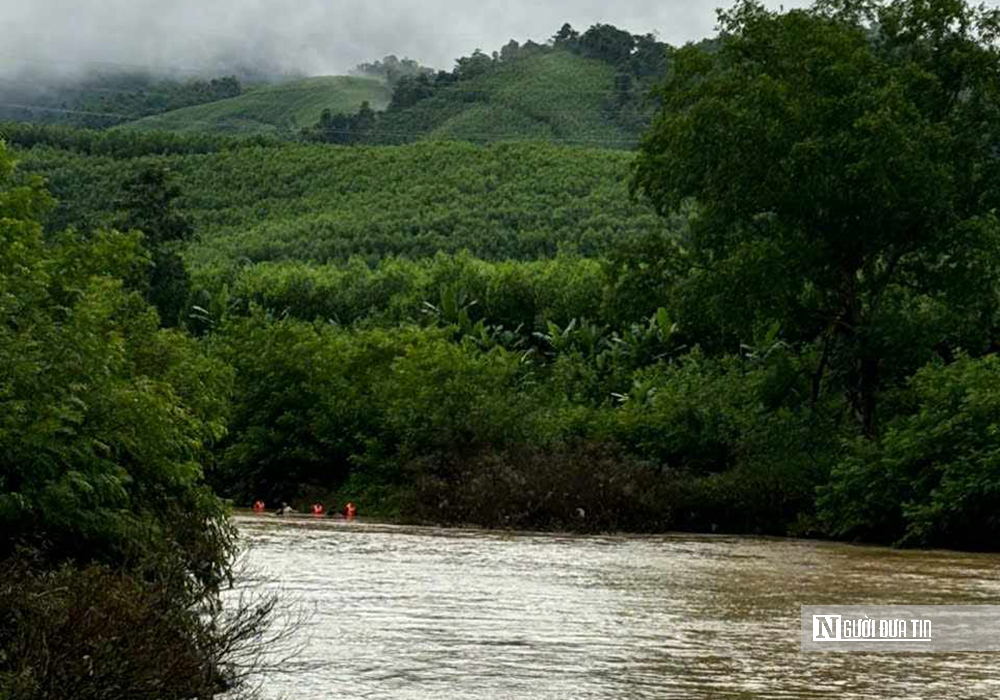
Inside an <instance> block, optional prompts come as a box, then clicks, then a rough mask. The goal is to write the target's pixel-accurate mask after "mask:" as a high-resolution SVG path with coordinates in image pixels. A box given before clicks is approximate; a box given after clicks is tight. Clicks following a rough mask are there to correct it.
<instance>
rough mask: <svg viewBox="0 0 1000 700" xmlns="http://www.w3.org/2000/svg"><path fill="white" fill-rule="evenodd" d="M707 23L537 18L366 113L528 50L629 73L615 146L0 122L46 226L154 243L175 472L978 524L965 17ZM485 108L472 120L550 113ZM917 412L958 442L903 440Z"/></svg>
mask: <svg viewBox="0 0 1000 700" xmlns="http://www.w3.org/2000/svg"><path fill="white" fill-rule="evenodd" d="M865 12H869V11H867V10H866V11H865ZM953 20H954V21H953ZM958 20H961V21H958ZM723 21H724V23H725V28H726V33H725V34H724V38H723V39H721V40H719V41H716V42H712V43H703V44H700V45H691V46H688V47H685V48H683V49H680V50H673V49H669V47H664V46H663V45H662V44H658V43H657V42H655V41H653V40H652V39H643V38H642V37H635V36H631V35H628V34H627V33H624V32H620V31H618V30H616V29H615V28H613V27H605V26H598V27H594V28H592V29H591V30H589V31H588V32H586V33H584V34H582V35H580V34H577V33H576V32H574V31H573V30H572V28H570V27H564V28H563V29H562V30H561V31H560V32H559V34H557V35H556V37H554V39H553V41H552V42H551V44H550V45H547V46H537V45H530V44H529V45H527V46H518V45H515V44H512V45H509V46H508V47H505V48H504V50H503V51H501V52H499V53H498V54H497V55H496V56H486V55H485V54H480V53H477V54H474V55H473V56H470V57H465V58H463V59H460V60H459V62H458V65H457V67H456V69H455V71H453V72H452V73H438V74H432V73H430V72H429V71H426V70H421V69H420V68H419V66H416V65H415V64H414V65H413V66H410V68H411V69H412V70H407V71H397V72H398V73H399V74H398V75H396V74H394V76H395V77H394V78H393V83H394V93H393V105H391V106H390V107H389V109H388V110H387V111H386V112H384V113H381V114H380V115H379V116H377V117H376V116H372V115H374V114H375V113H374V112H372V113H371V114H369V116H367V117H364V118H365V119H368V120H369V121H370V122H371V124H370V126H371V128H372V132H371V133H376V132H377V131H378V130H379V129H385V128H388V127H387V126H386V125H387V124H389V123H390V121H391V120H392V119H397V118H398V119H404V118H405V119H409V120H410V124H411V125H413V124H417V123H418V122H421V123H422V124H423V122H422V121H421V120H423V119H424V117H423V116H421V115H426V116H428V118H429V117H430V116H431V115H436V116H434V118H435V119H437V118H438V117H441V116H442V115H444V114H451V116H448V117H447V118H443V119H442V121H440V122H434V123H433V124H432V123H431V122H427V123H426V124H423V125H422V126H420V127H419V129H416V131H420V132H421V133H422V134H431V133H432V132H434V131H435V130H436V129H438V128H442V129H445V130H447V129H451V128H452V126H454V125H455V124H458V123H462V120H464V119H466V117H463V116H461V115H462V114H465V115H468V114H471V112H469V111H468V110H473V111H474V110H475V109H478V108H477V107H476V106H475V99H472V98H471V97H470V98H469V99H470V101H469V102H462V101H461V100H459V101H455V102H448V104H451V105H452V106H457V105H458V104H459V102H462V104H463V105H464V106H463V108H462V110H459V111H455V112H454V113H452V112H449V111H448V109H451V107H449V108H448V109H445V108H444V107H441V108H440V109H438V108H434V109H433V110H432V109H430V106H431V105H434V104H437V103H436V102H435V101H441V100H444V101H446V102H447V101H449V100H451V97H450V96H452V95H457V94H458V93H457V92H454V91H455V90H461V89H470V90H468V95H478V94H487V93H488V94H489V100H488V101H489V102H490V104H491V109H492V108H493V107H497V106H498V105H501V104H515V103H516V102H517V101H518V100H525V99H529V98H530V99H534V97H532V95H533V94H534V93H533V91H532V90H531V89H529V88H530V87H531V84H532V81H533V80H536V79H541V78H539V76H542V77H544V76H551V75H556V74H559V71H560V70H565V73H564V74H562V75H563V77H562V79H561V80H560V81H556V83H551V84H550V83H545V85H543V86H541V87H539V92H540V93H544V92H545V90H554V89H556V87H555V86H556V84H557V83H558V84H564V83H565V82H566V81H568V80H569V79H570V76H573V77H574V79H578V80H580V81H582V82H581V85H584V84H589V85H593V86H595V90H596V85H597V84H598V83H599V82H601V81H603V80H619V79H620V80H621V82H622V84H623V85H624V84H625V83H628V84H629V85H633V86H634V85H636V84H641V81H649V82H652V81H653V79H654V77H655V76H661V77H662V79H663V80H664V81H665V82H663V84H662V86H661V87H660V88H659V89H658V91H657V93H656V97H655V100H654V101H653V102H650V103H648V104H651V105H652V104H659V105H661V107H660V108H659V113H658V115H657V117H656V120H655V122H654V124H653V127H652V129H651V130H650V131H649V132H648V133H647V135H646V136H645V138H644V140H643V142H642V145H641V147H640V150H639V153H638V157H636V156H634V155H633V154H630V153H628V152H624V151H616V150H609V149H598V148H587V147H581V146H568V145H552V144H541V143H521V144H518V143H498V144H490V145H486V146H478V145H474V144H469V143H457V142H452V143H414V144H409V145H402V146H393V147H387V146H371V145H368V146H365V145H359V144H358V143H357V142H354V143H355V145H354V146H352V147H349V148H348V147H343V146H336V145H324V144H291V143H287V142H285V143H282V142H279V141H257V142H246V141H240V140H232V139H221V138H220V139H216V140H214V141H213V140H210V139H207V137H204V136H199V135H192V136H190V137H179V136H175V137H172V139H173V140H165V139H166V137H164V136H160V135H156V134H150V135H148V136H141V135H137V134H134V135H132V136H131V137H130V138H129V139H127V140H124V141H123V140H121V138H122V137H121V135H119V134H114V133H107V134H101V133H96V132H68V131H57V130H41V131H40V130H38V129H37V128H25V127H12V128H10V129H9V133H10V137H11V140H12V142H13V143H15V144H17V145H18V146H20V147H21V149H22V151H21V157H22V160H23V168H24V170H25V172H35V173H40V174H44V175H45V176H46V177H48V178H49V182H50V186H51V188H52V190H53V192H54V194H55V196H56V197H57V199H58V200H60V202H61V203H60V205H59V207H58V208H57V209H55V210H54V211H53V212H52V213H50V214H49V216H48V225H49V228H50V229H52V230H53V231H58V230H61V229H62V228H64V227H66V226H67V225H77V226H80V227H81V228H83V229H90V228H97V229H100V228H102V227H109V226H117V227H119V228H125V229H127V228H139V229H142V230H144V231H145V232H146V234H147V245H148V246H149V250H150V251H152V252H151V255H152V257H153V259H154V261H157V264H155V265H154V267H153V273H152V274H150V275H147V276H146V277H145V278H144V279H140V280H137V281H134V282H131V283H130V284H131V285H132V287H131V288H133V289H135V290H137V291H139V292H140V293H142V294H143V295H144V296H145V297H146V298H147V299H149V300H150V301H151V302H153V303H154V304H155V305H156V306H157V308H159V309H160V311H161V315H162V321H163V322H164V323H168V324H179V325H180V326H182V327H185V328H186V329H187V330H188V331H189V332H191V333H193V334H196V335H198V336H201V337H203V341H202V345H203V346H204V348H205V349H206V351H207V352H208V353H209V355H210V356H211V357H212V358H214V359H216V360H219V361H221V362H223V363H224V364H225V365H227V366H229V367H231V368H233V369H234V370H235V377H236V380H235V390H234V391H235V394H234V401H233V404H232V405H233V409H232V414H231V422H230V431H229V432H228V434H227V435H226V437H225V438H223V439H222V440H220V442H219V443H218V445H217V446H216V448H215V449H214V450H213V455H214V459H215V462H214V464H213V467H212V469H211V470H210V473H209V478H210V481H211V482H212V483H214V484H215V485H216V486H217V487H218V488H219V489H221V490H222V491H223V493H224V494H225V495H227V496H231V497H234V498H236V499H237V500H238V501H239V502H249V501H250V500H252V499H254V498H258V497H262V498H265V499H266V500H270V501H274V500H276V499H294V498H300V499H302V500H303V502H304V501H305V500H306V499H308V498H313V497H320V496H322V497H324V498H326V499H330V498H334V499H336V498H340V497H350V498H352V499H354V500H359V501H361V505H362V507H363V509H364V510H366V511H367V512H383V513H392V514H395V515H397V516H399V517H405V518H415V519H427V520H438V521H457V522H469V521H474V522H480V523H484V524H489V525H523V526H552V527H579V528H584V529H601V528H615V527H627V528H630V529H639V530H642V529H662V528H693V529H722V530H728V531H748V532H768V533H801V534H816V535H834V536H838V537H849V538H850V537H858V538H863V539H868V540H877V541H885V542H905V543H911V544H941V545H953V546H967V547H988V546H990V542H991V541H992V539H991V538H993V537H994V535H995V534H996V532H995V528H996V526H997V525H996V520H995V518H994V517H993V516H992V515H990V513H991V512H992V511H991V510H990V509H991V508H992V505H993V504H994V502H995V488H996V485H997V484H998V483H1000V476H998V475H997V474H994V473H993V472H992V471H991V469H992V467H991V466H990V465H991V464H992V462H991V461H990V458H988V457H985V456H984V455H989V454H992V452H991V450H993V449H995V446H994V444H993V439H994V438H993V436H992V433H991V432H990V430H989V429H988V427H987V426H989V425H990V420H992V415H993V414H991V413H990V411H991V407H992V403H991V402H990V399H989V397H990V396H991V395H992V393H991V392H992V391H993V388H995V384H994V383H991V382H994V379H993V377H994V376H995V371H994V369H993V367H992V360H990V359H989V357H990V353H991V352H993V351H994V349H995V345H994V342H995V338H996V330H997V325H996V321H997V296H996V289H997V287H996V283H997V277H996V272H997V263H998V257H997V255H998V238H997V225H996V221H995V219H994V217H993V214H992V210H993V207H995V205H996V203H997V201H996V200H997V194H998V192H997V190H996V187H995V183H996V182H998V181H1000V180H998V179H997V177H996V173H995V171H996V167H997V157H996V152H997V151H996V148H995V144H996V143H997V136H998V134H997V131H996V129H997V126H996V125H997V123H998V122H997V120H996V119H995V118H994V116H995V115H996V109H997V106H998V104H997V66H998V59H997V55H996V52H995V49H994V48H993V47H992V45H991V44H990V43H989V36H991V35H990V34H989V31H990V27H991V26H992V23H994V22H995V18H994V17H993V16H992V15H991V14H988V13H987V14H979V13H978V12H975V11H972V10H968V9H967V8H965V7H964V6H961V5H954V6H953V5H950V4H947V3H932V4H931V5H926V4H924V3H919V2H903V1H900V2H896V3H892V4H889V5H886V6H884V7H882V8H881V9H876V10H871V11H870V13H869V14H865V13H864V12H861V10H858V9H857V8H854V7H853V5H851V6H848V5H844V4H840V3H825V4H823V5H821V6H818V7H817V8H814V9H812V10H809V11H794V12H789V13H778V14H773V13H768V12H766V11H764V10H762V9H760V8H759V7H757V6H755V5H753V4H740V5H738V6H737V7H736V8H735V9H734V10H733V11H731V12H730V13H728V14H726V15H725V17H724V20H723ZM945 46H946V47H947V51H945V50H944V49H943V48H941V47H945ZM560 66H561V68H560ZM383 68H384V66H383ZM623 76H631V77H629V80H628V81H626V80H625V78H624V77H623ZM526 81H527V82H526ZM588 81H593V82H592V83H588ZM473 87H475V88H476V90H471V88H473ZM414 90H416V92H412V91H414ZM407 91H411V92H407ZM577 94H578V95H580V96H581V99H583V97H582V96H584V95H588V94H589V93H588V92H587V90H584V89H579V90H577ZM587 99H589V97H588V98H587ZM504 100H510V101H512V102H508V103H505V102H504ZM548 102H550V103H552V104H562V102H561V101H559V100H549V101H548ZM626 103H629V100H624V101H623V102H622V104H626ZM466 108H468V110H467V109H466ZM515 111H516V110H515ZM575 111H576V112H579V113H581V114H585V116H584V117H582V118H583V119H592V120H595V119H596V120H598V121H594V122H591V124H592V125H593V124H598V123H599V122H600V123H602V124H604V125H605V126H606V127H608V128H619V127H620V124H619V123H618V122H616V121H615V118H614V115H612V116H611V117H609V116H608V115H609V114H610V113H609V112H608V111H606V110H604V109H603V108H602V107H601V106H600V105H598V104H597V103H592V104H584V103H582V102H581V103H580V104H578V105H576V108H575ZM453 117H454V118H456V119H458V121H457V122H452V121H451V120H452V118H453ZM325 119H326V120H327V122H328V123H332V119H333V118H332V116H331V115H327V116H326V117H325ZM601 120H605V121H601ZM468 123H470V124H471V123H472V122H471V121H470V122H468ZM546 123H548V124H550V125H551V124H554V123H556V122H555V121H553V120H549V121H548V122H546ZM447 124H451V125H452V126H446V125H447ZM514 124H515V122H513V121H512V122H505V121H503V120H492V121H491V122H490V128H492V129H493V131H492V132H491V133H493V134H496V135H498V137H506V136H518V135H520V136H521V137H524V138H531V137H534V136H544V137H546V138H550V139H551V138H556V139H557V140H558V138H559V132H558V131H542V132H536V131H535V130H534V129H535V127H534V126H531V125H529V124H527V123H525V124H522V125H521V126H519V127H518V126H514ZM616 124H618V126H616ZM508 126H510V128H511V129H513V131H512V132H510V133H508V132H507V131H506V129H507V128H508ZM477 128H486V122H483V123H482V124H481V125H480V127H477ZM574 128H575V127H574ZM589 128H590V127H586V129H589ZM595 128H596V127H595ZM601 128H604V127H601ZM586 129H585V130H586ZM454 133H455V134H459V133H460V132H459V131H455V132H454ZM565 133H569V132H568V131H567V132H565ZM573 133H576V134H578V135H579V134H581V133H584V132H582V131H575V132H573ZM609 133H610V132H604V134H605V136H607V135H608V134H609ZM465 136H466V137H468V138H470V139H471V138H473V135H472V133H471V132H467V133H466V134H465ZM602 138H603V137H602ZM320 140H324V139H320ZM407 140H409V139H407ZM487 140H492V139H487ZM603 145H607V144H603ZM143 183H145V184H143ZM630 183H631V186H632V188H633V191H634V192H635V193H636V195H637V196H638V197H639V199H638V201H636V200H632V199H630V198H629V195H628V189H629V185H630ZM108 193H113V194H112V196H108ZM129 202H131V204H130V203H129ZM646 202H649V204H651V205H652V207H650V206H648V205H647V203H646ZM657 212H658V213H659V214H660V215H662V216H657ZM143 217H145V218H143ZM163 231H184V232H185V233H184V235H181V234H176V235H175V234H169V235H164V234H163V233H161V232H163ZM188 232H189V233H190V234H191V235H188ZM157 290H160V291H157ZM157 295H159V296H157ZM959 368H962V369H961V370H959ZM943 386H947V387H950V388H949V389H947V390H945V389H943V388H942V387H943ZM942 397H947V398H948V400H949V401H952V402H953V403H951V404H949V405H948V406H946V407H942V406H941V405H940V401H941V400H942ZM946 416H951V417H952V418H953V419H954V420H955V421H959V420H960V421H961V424H958V423H956V424H954V425H952V424H949V427H948V429H947V432H945V433H943V434H946V435H949V436H953V437H951V438H947V439H948V440H951V439H954V440H956V441H957V443H956V444H949V445H940V446H939V447H935V445H936V444H937V443H936V442H935V443H934V444H932V443H931V442H928V439H927V437H926V436H927V435H929V434H932V431H930V430H929V425H932V424H934V423H935V422H936V421H938V420H944V417H946ZM942 430H944V429H943V428H942ZM956 431H957V432H956ZM956 435H958V436H961V437H954V436H956ZM918 436H919V437H921V438H922V439H921V440H917V437H918ZM866 489H867V490H866ZM876 511H877V512H876ZM970 517H971V518H973V523H974V524H972V525H969V524H963V525H959V523H961V522H964V521H963V518H970Z"/></svg>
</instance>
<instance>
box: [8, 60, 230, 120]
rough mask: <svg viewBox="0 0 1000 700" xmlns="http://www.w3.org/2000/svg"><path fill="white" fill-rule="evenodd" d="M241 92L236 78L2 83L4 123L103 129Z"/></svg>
mask: <svg viewBox="0 0 1000 700" xmlns="http://www.w3.org/2000/svg"><path fill="white" fill-rule="evenodd" d="M242 91H243V86H242V85H241V84H240V81H239V80H237V79H236V77H234V76H228V77H225V78H214V79H211V80H202V79H189V80H174V79H168V78H156V77H153V76H150V75H147V74H128V73H126V74H112V75H103V76H97V77H93V78H88V79H85V80H70V79H69V78H66V79H62V80H55V81H52V80H46V79H42V78H40V77H38V76H31V75H26V76H22V77H19V78H16V79H15V78H0V119H10V120H19V121H27V122H35V123H40V124H67V125H72V126H81V127H91V128H103V127H108V126H114V125H115V124H122V123H125V122H130V121H133V120H136V119H141V118H142V117H146V116H149V115H151V114H160V113H162V112H169V111H171V110H175V109H181V108H182V107H188V106H190V105H199V104H204V103H208V102H215V101H216V100H226V99H228V98H231V97H236V96H238V95H239V94H240V93H241V92H242Z"/></svg>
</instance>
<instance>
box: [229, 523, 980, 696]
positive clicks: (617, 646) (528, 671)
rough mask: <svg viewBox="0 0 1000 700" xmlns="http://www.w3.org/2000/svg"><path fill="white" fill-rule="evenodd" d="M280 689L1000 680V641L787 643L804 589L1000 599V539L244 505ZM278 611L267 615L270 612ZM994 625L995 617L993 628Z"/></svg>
mask: <svg viewBox="0 0 1000 700" xmlns="http://www.w3.org/2000/svg"><path fill="white" fill-rule="evenodd" d="M237 525H238V526H239V528H240V530H241V532H242V535H243V538H244V543H245V544H246V545H247V547H248V554H247V557H248V561H249V564H250V566H251V567H253V568H255V569H256V570H257V571H258V572H260V573H262V574H263V579H264V581H263V582H262V581H257V582H255V583H252V584H251V583H248V584H247V585H248V586H250V585H254V586H258V587H265V588H268V589H271V588H273V589H275V590H279V591H280V593H281V595H282V597H283V599H284V600H285V607H286V609H285V611H284V612H283V613H282V616H281V617H282V620H284V621H285V622H288V621H292V622H294V630H293V633H292V640H291V642H292V644H293V645H294V647H295V649H296V651H295V653H294V654H293V656H292V658H290V659H287V660H283V661H282V662H281V663H280V664H279V667H278V668H276V669H274V670H272V671H271V672H270V673H269V674H268V676H267V678H266V680H265V682H264V685H263V695H264V697H265V698H268V699H276V698H295V699H296V700H297V699H300V698H333V697H345V698H404V699H406V698H414V699H416V698H419V699H428V700H430V699H445V698H496V699H498V700H500V699H503V698H540V699H549V698H552V699H555V698H560V699H561V698H602V699H603V698H685V699H687V698H693V699H699V698H706V699H707V698H850V699H858V698H909V699H911V700H913V699H916V698H1000V655H997V654H975V653H965V654H950V655H948V654H903V653H879V654H874V653H821V654H803V653H801V652H800V650H799V615H800V610H799V606H800V605H803V604H833V603H837V604H848V603H879V604H889V603H896V604H910V605H917V604H928V605H929V604H1000V556H998V555H980V554H964V553H956V552H943V551H930V552H927V551H921V552H914V551H895V550H890V549H884V548H875V547H856V546H850V545H843V544H831V543H821V542H812V541H805V540H780V539H760V538H747V537H726V536H696V535H667V536H655V537H639V536H624V535H623V536H592V537H585V536H569V535H558V534H547V533H546V534H539V533H506V532H491V531H481V530H462V529H439V528H425V527H403V526H394V525H381V524H372V523H366V522H363V521H357V522H344V521H335V520H329V519H317V520H311V519H307V518H301V519H299V518H295V519H280V518H276V517H273V516H239V517H237ZM282 620H279V624H280V623H281V622H282ZM998 633H1000V631H998Z"/></svg>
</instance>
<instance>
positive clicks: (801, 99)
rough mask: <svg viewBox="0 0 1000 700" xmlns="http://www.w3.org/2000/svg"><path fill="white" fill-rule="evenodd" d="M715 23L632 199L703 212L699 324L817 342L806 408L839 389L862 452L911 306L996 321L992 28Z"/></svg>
mask: <svg viewBox="0 0 1000 700" xmlns="http://www.w3.org/2000/svg"><path fill="white" fill-rule="evenodd" d="M721 22H722V29H723V42H722V46H721V50H720V51H719V52H718V53H717V54H707V53H705V52H703V51H700V50H698V49H696V48H694V47H687V48H685V49H683V50H681V51H679V52H678V53H677V55H676V57H675V69H674V72H673V73H672V74H671V76H670V78H669V79H668V81H667V82H666V83H665V84H664V86H663V87H662V88H661V89H660V90H659V91H658V95H659V97H660V99H661V100H662V102H663V107H662V110H661V112H660V114H659V116H658V117H657V119H656V121H655V123H654V125H653V128H652V129H651V131H650V132H649V134H648V135H647V136H646V138H645V140H644V142H643V145H642V148H641V153H640V156H639V159H638V162H637V166H636V171H635V182H634V186H635V187H636V188H637V189H638V190H640V191H641V192H643V193H644V194H646V195H647V196H648V197H649V198H650V199H651V200H652V202H653V203H654V204H655V206H656V207H657V208H658V209H659V210H660V211H661V212H668V211H673V210H676V209H678V208H679V207H681V206H682V205H684V204H685V202H687V201H689V200H695V201H696V202H697V212H698V213H697V222H696V224H695V225H693V227H692V232H691V236H690V238H689V240H687V241H686V248H685V255H686V256H687V260H688V263H689V269H690V274H689V276H688V279H687V281H686V282H685V285H686V286H687V290H686V293H687V294H688V295H689V298H699V299H702V300H703V311H704V314H705V316H706V324H707V325H715V326H716V327H721V328H724V329H725V330H726V331H727V332H729V333H731V334H735V335H736V336H737V337H744V338H745V337H748V336H749V335H750V334H751V333H752V330H753V327H754V325H755V324H759V323H762V322H763V323H767V322H770V321H772V320H777V321H779V322H780V323H781V325H782V328H783V330H784V331H785V333H786V335H787V336H788V337H790V338H794V339H798V340H813V339H816V340H818V341H820V342H821V344H822V350H821V353H820V359H819V361H818V365H817V367H816V369H815V377H814V381H815V390H816V393H817V394H818V393H819V391H820V385H821V382H822V381H823V380H824V373H825V371H826V370H827V369H833V370H835V371H838V372H840V375H841V376H840V379H841V381H842V382H843V384H844V386H845V388H846V390H847V391H848V393H849V395H850V397H851V403H852V406H853V408H854V410H855V411H856V413H857V415H858V418H859V420H860V422H861V424H862V427H863V429H864V431H865V432H866V433H867V434H868V435H873V434H874V431H875V427H876V406H875V396H876V394H877V391H878V389H879V388H880V386H882V385H883V383H884V382H885V381H886V379H887V377H885V375H884V371H883V370H884V367H883V365H884V364H885V363H884V362H882V359H881V358H884V357H885V356H887V355H891V354H892V353H893V352H894V351H896V350H900V351H904V348H900V347H898V345H897V344H898V343H899V341H900V340H902V342H903V344H904V345H905V344H906V343H907V342H908V341H907V340H906V338H907V337H909V336H910V335H911V334H910V333H909V332H898V327H899V325H900V324H907V323H910V322H912V321H913V320H915V319H914V317H913V315H912V314H907V313H906V312H901V309H904V308H905V307H907V306H913V304H914V302H913V301H912V299H913V297H914V295H919V296H921V297H922V298H924V299H925V300H926V302H925V303H927V304H930V303H933V300H934V299H937V298H939V297H940V296H941V295H952V297H953V298H955V297H962V299H963V304H964V305H965V306H964V308H966V309H972V308H974V309H976V311H977V312H978V313H980V314H981V315H983V316H984V317H986V318H992V315H993V314H994V313H995V309H996V298H995V295H994V294H993V293H992V291H991V290H992V287H991V285H990V283H991V282H992V281H993V280H994V276H995V273H996V264H997V262H998V257H997V251H998V244H1000V229H998V226H997V221H996V219H995V216H994V213H993V212H994V209H995V207H996V206H997V204H998V203H1000V197H998V195H1000V190H998V186H997V183H998V182H1000V179H998V177H997V176H998V174H1000V172H998V167H1000V159H998V157H997V153H998V146H1000V120H998V119H997V115H998V114H1000V92H998V88H1000V82H998V78H1000V54H998V52H997V47H996V45H995V44H994V43H993V42H994V40H995V37H996V32H997V30H998V28H1000V24H998V16H997V14H996V13H995V12H986V11H983V10H978V9H972V8H970V7H968V6H967V5H966V4H965V3H962V2H926V1H925V0H896V1H894V2H891V3H856V2H846V1H844V2H838V1H830V2H821V3H818V4H817V5H816V6H814V7H813V8H811V9H808V10H795V11H790V12H771V11H768V10H766V9H764V7H763V6H762V5H760V4H759V3H756V2H751V1H747V2H741V3H738V4H737V5H736V6H735V7H734V8H733V9H732V10H730V11H728V12H724V13H722V14H721ZM971 281H976V282H978V285H974V284H970V282H971ZM952 340H953V338H949V337H948V334H947V331H946V330H944V329H941V332H940V338H939V341H940V342H942V343H948V342H950V341H952ZM976 349H977V350H978V349H980V348H976Z"/></svg>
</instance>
